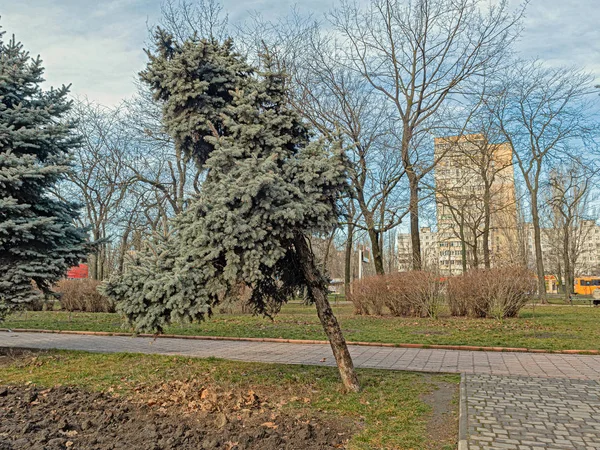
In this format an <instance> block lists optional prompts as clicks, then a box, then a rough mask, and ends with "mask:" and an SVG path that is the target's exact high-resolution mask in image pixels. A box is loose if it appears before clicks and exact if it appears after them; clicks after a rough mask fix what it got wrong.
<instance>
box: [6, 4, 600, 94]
mask: <svg viewBox="0 0 600 450" xmlns="http://www.w3.org/2000/svg"><path fill="white" fill-rule="evenodd" d="M511 1H512V2H513V4H514V5H515V6H516V5H517V4H518V3H520V0H511ZM160 3H161V0H94V1H90V0H20V1H19V0H0V14H1V18H0V25H1V26H2V28H3V29H4V30H5V31H6V32H7V33H8V34H12V33H14V34H15V35H16V37H17V39H19V40H20V41H22V42H23V43H24V44H25V47H26V48H27V49H28V50H29V51H30V52H31V53H32V54H34V55H37V54H40V55H41V57H42V59H43V60H44V62H45V66H46V79H47V84H49V85H60V84H63V83H65V84H68V83H72V85H73V86H72V93H73V94H75V95H78V96H87V97H88V98H89V99H91V100H95V101H98V102H100V103H103V104H106V105H116V104H118V103H119V102H120V101H121V100H122V99H123V98H125V97H128V96H131V95H132V94H133V92H134V89H135V88H134V84H133V82H134V79H135V77H136V73H137V72H138V71H139V70H140V69H142V68H143V66H144V63H145V60H146V58H145V55H144V52H143V50H142V49H143V47H144V43H145V41H146V38H147V35H148V33H147V30H148V24H153V23H155V22H156V21H157V19H158V17H159V14H160ZM599 3H600V0H531V4H530V6H529V9H528V12H527V17H526V19H525V31H524V33H523V35H522V38H521V40H520V42H519V44H518V50H519V51H520V52H521V54H522V56H524V57H539V58H541V59H544V60H547V61H548V62H549V63H551V64H556V65H576V66H579V67H583V68H585V69H586V70H588V71H590V72H592V73H593V74H594V75H595V76H596V77H597V79H598V82H600V26H598V24H600V5H599ZM223 4H224V7H225V10H227V12H228V13H229V16H230V22H237V21H240V20H243V18H244V16H245V15H246V14H248V12H249V11H258V12H260V13H261V14H263V15H264V16H266V17H268V18H274V17H276V16H278V15H285V14H287V12H288V11H289V10H290V8H291V7H292V6H293V5H295V4H298V5H301V8H300V9H301V10H302V11H312V12H314V13H315V14H317V15H318V14H322V13H324V12H325V11H327V10H328V9H329V8H330V7H331V6H332V5H333V4H334V1H332V0H305V1H302V2H300V1H289V0H238V1H235V0H225V1H223Z"/></svg>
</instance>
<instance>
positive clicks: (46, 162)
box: [0, 33, 87, 319]
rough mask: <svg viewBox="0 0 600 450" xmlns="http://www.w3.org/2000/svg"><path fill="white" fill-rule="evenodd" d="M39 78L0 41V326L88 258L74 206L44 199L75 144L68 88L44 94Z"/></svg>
mask: <svg viewBox="0 0 600 450" xmlns="http://www.w3.org/2000/svg"><path fill="white" fill-rule="evenodd" d="M43 71H44V69H43V67H42V62H41V60H40V59H39V57H38V58H36V59H32V58H31V57H30V56H29V54H28V53H27V52H26V51H24V50H23V46H22V44H21V43H19V42H16V40H15V38H14V37H13V38H12V39H11V40H10V41H9V42H4V41H3V33H2V34H0V319H1V318H2V317H4V316H5V315H6V314H7V313H8V312H10V311H12V310H14V309H18V308H20V307H24V306H26V305H27V304H31V303H32V302H35V301H38V300H40V299H41V298H43V296H44V294H50V293H51V290H50V288H51V286H52V285H53V284H54V283H55V282H56V281H58V280H59V279H60V278H61V277H63V276H64V275H65V272H66V271H67V269H68V268H69V267H70V266H73V265H75V264H78V263H79V261H80V260H81V259H82V258H84V257H85V254H86V251H87V247H86V240H87V237H86V233H85V231H84V230H82V229H78V228H76V227H74V226H73V221H74V219H75V218H76V217H77V212H76V209H75V206H74V205H72V204H68V203H65V202H62V201H60V200H58V199H56V198H55V197H53V196H52V195H51V194H50V190H51V189H52V187H54V186H55V185H56V183H57V182H59V181H60V180H61V179H62V178H63V177H65V175H66V174H67V172H68V171H69V169H70V167H69V166H70V155H69V154H70V151H71V150H72V149H73V148H75V147H77V145H79V140H78V139H77V137H76V136H75V135H74V133H73V126H72V124H70V123H69V122H68V121H67V120H66V118H65V116H66V114H67V113H68V112H69V109H70V107H71V102H70V101H68V100H67V93H68V88H67V87H65V86H63V87H62V88H60V89H56V90H54V89H51V90H49V91H44V90H42V89H41V88H40V84H41V83H42V81H43V78H42V74H43ZM36 288H37V289H36Z"/></svg>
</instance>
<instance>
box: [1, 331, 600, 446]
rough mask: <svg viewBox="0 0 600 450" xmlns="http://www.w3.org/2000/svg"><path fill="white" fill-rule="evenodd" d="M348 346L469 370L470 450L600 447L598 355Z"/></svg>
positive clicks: (259, 352)
mask: <svg viewBox="0 0 600 450" xmlns="http://www.w3.org/2000/svg"><path fill="white" fill-rule="evenodd" d="M0 347H27V348H37V349H69V350H85V351H97V352H134V353H157V354H164V355H185V356H194V357H204V358H206V357H210V356H214V357H218V358H224V359H233V360H243V361H257V362H266V363H283V364H312V365H327V366H333V365H334V364H335V361H334V359H333V355H332V353H331V349H330V348H329V346H328V345H320V344H306V345H305V344H285V343H270V342H248V341H218V340H193V339H171V338H160V339H156V340H154V339H151V338H132V337H124V336H90V335H70V334H49V333H6V332H0ZM350 352H351V354H352V357H353V359H354V363H355V365H356V366H357V367H369V368H377V369H391V370H411V371H421V372H450V373H463V374H467V375H466V383H465V385H466V397H467V401H466V404H467V408H466V409H467V411H468V412H467V414H466V416H467V424H466V425H467V426H466V428H467V430H466V431H467V441H468V443H469V448H470V449H471V450H479V449H489V448H491V449H501V448H513V449H519V450H531V449H574V448H586V449H594V448H596V449H600V399H599V398H600V397H599V396H600V384H599V381H598V380H600V356H585V355H560V354H544V353H498V352H473V351H456V350H438V349H411V348H391V347H366V346H350ZM534 444H535V445H534Z"/></svg>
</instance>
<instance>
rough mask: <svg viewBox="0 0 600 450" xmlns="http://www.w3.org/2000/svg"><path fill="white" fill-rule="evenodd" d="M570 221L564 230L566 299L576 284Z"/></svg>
mask: <svg viewBox="0 0 600 450" xmlns="http://www.w3.org/2000/svg"><path fill="white" fill-rule="evenodd" d="M569 231H570V223H569V222H568V221H567V225H566V226H565V227H564V231H563V254H564V258H563V259H564V263H565V277H564V278H565V300H567V301H568V300H569V299H570V297H571V294H572V291H573V284H574V281H575V280H574V279H573V278H574V277H573V275H574V270H573V267H572V266H571V251H570V250H571V242H570V241H571V240H570V235H569Z"/></svg>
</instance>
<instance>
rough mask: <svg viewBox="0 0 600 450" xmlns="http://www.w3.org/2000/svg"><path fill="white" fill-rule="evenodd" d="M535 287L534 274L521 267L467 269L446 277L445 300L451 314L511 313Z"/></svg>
mask: <svg viewBox="0 0 600 450" xmlns="http://www.w3.org/2000/svg"><path fill="white" fill-rule="evenodd" d="M535 289H536V279H535V276H534V275H533V274H532V273H531V272H530V271H529V270H527V269H524V268H521V267H500V268H495V269H478V270H471V271H470V272H467V273H466V274H464V275H460V276H458V277H453V278H451V279H449V280H448V304H449V306H450V311H451V313H452V314H453V315H468V316H470V317H493V318H496V319H503V318H507V317H515V316H516V315H517V314H518V313H519V311H520V310H521V308H522V307H523V306H525V304H526V303H527V301H528V300H529V299H530V298H531V295H532V294H533V293H534V292H535Z"/></svg>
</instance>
